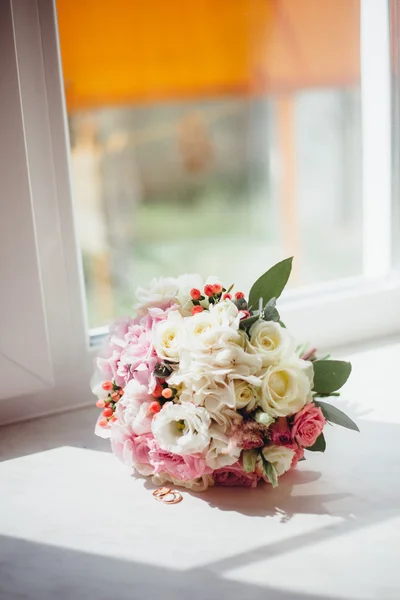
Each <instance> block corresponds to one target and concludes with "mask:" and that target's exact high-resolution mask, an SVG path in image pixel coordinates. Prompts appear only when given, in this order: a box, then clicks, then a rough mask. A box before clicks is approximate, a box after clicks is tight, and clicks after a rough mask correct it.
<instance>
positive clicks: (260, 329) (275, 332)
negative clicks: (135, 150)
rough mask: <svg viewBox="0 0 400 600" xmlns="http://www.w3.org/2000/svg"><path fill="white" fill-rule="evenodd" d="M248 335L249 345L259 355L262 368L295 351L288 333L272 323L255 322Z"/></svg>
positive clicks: (277, 324) (287, 356)
mask: <svg viewBox="0 0 400 600" xmlns="http://www.w3.org/2000/svg"><path fill="white" fill-rule="evenodd" d="M249 333H250V345H251V347H252V348H254V349H255V350H256V352H258V353H260V355H261V360H262V366H263V367H268V366H270V365H273V364H276V363H277V362H279V361H280V360H283V359H286V358H289V357H290V356H291V355H292V354H293V353H294V351H295V343H294V340H293V339H292V336H291V335H290V333H289V332H288V331H287V329H285V328H284V327H281V326H280V325H279V323H275V322H274V321H256V322H255V323H254V325H252V326H251V327H250V332H249Z"/></svg>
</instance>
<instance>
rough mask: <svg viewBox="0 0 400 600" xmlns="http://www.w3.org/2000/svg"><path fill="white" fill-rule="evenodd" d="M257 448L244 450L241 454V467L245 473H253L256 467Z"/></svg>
mask: <svg viewBox="0 0 400 600" xmlns="http://www.w3.org/2000/svg"><path fill="white" fill-rule="evenodd" d="M257 456H258V452H257V450H244V451H243V454H242V461H243V469H244V470H245V472H246V473H254V471H255V468H256V462H257Z"/></svg>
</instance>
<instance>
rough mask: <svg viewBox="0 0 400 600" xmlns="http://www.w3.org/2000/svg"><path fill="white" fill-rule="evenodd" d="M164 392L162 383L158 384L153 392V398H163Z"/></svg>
mask: <svg viewBox="0 0 400 600" xmlns="http://www.w3.org/2000/svg"><path fill="white" fill-rule="evenodd" d="M162 391H163V387H162V385H161V384H160V383H158V381H157V383H156V387H155V388H154V390H153V392H152V396H154V398H159V397H160V396H161V393H162Z"/></svg>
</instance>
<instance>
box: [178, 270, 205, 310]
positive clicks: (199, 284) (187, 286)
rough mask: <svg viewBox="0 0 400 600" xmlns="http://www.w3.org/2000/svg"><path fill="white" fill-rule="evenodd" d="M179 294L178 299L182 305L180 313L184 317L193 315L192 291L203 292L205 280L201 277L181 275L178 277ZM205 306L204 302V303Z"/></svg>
mask: <svg viewBox="0 0 400 600" xmlns="http://www.w3.org/2000/svg"><path fill="white" fill-rule="evenodd" d="M177 281H178V292H177V294H176V299H177V302H178V304H179V305H180V307H181V308H180V312H181V314H182V315H183V316H184V317H188V316H190V315H191V314H192V308H193V302H192V298H191V296H190V290H192V289H193V288H195V289H197V290H200V291H202V290H203V280H202V278H201V277H200V275H180V276H179V277H178V280H177ZM203 304H204V302H203Z"/></svg>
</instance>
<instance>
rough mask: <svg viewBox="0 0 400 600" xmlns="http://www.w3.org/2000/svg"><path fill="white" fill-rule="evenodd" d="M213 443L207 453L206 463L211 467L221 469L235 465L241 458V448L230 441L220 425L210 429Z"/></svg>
mask: <svg viewBox="0 0 400 600" xmlns="http://www.w3.org/2000/svg"><path fill="white" fill-rule="evenodd" d="M210 435H211V443H210V446H209V449H208V452H207V454H206V464H207V466H209V467H210V468H211V469H213V470H214V471H215V469H220V468H221V467H227V466H228V465H233V464H234V463H235V462H237V461H238V460H239V457H240V453H241V451H242V449H241V448H238V447H237V446H235V445H233V444H232V443H230V441H229V438H228V436H227V435H225V433H224V432H223V431H222V429H221V428H220V427H217V426H214V427H211V429H210Z"/></svg>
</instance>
